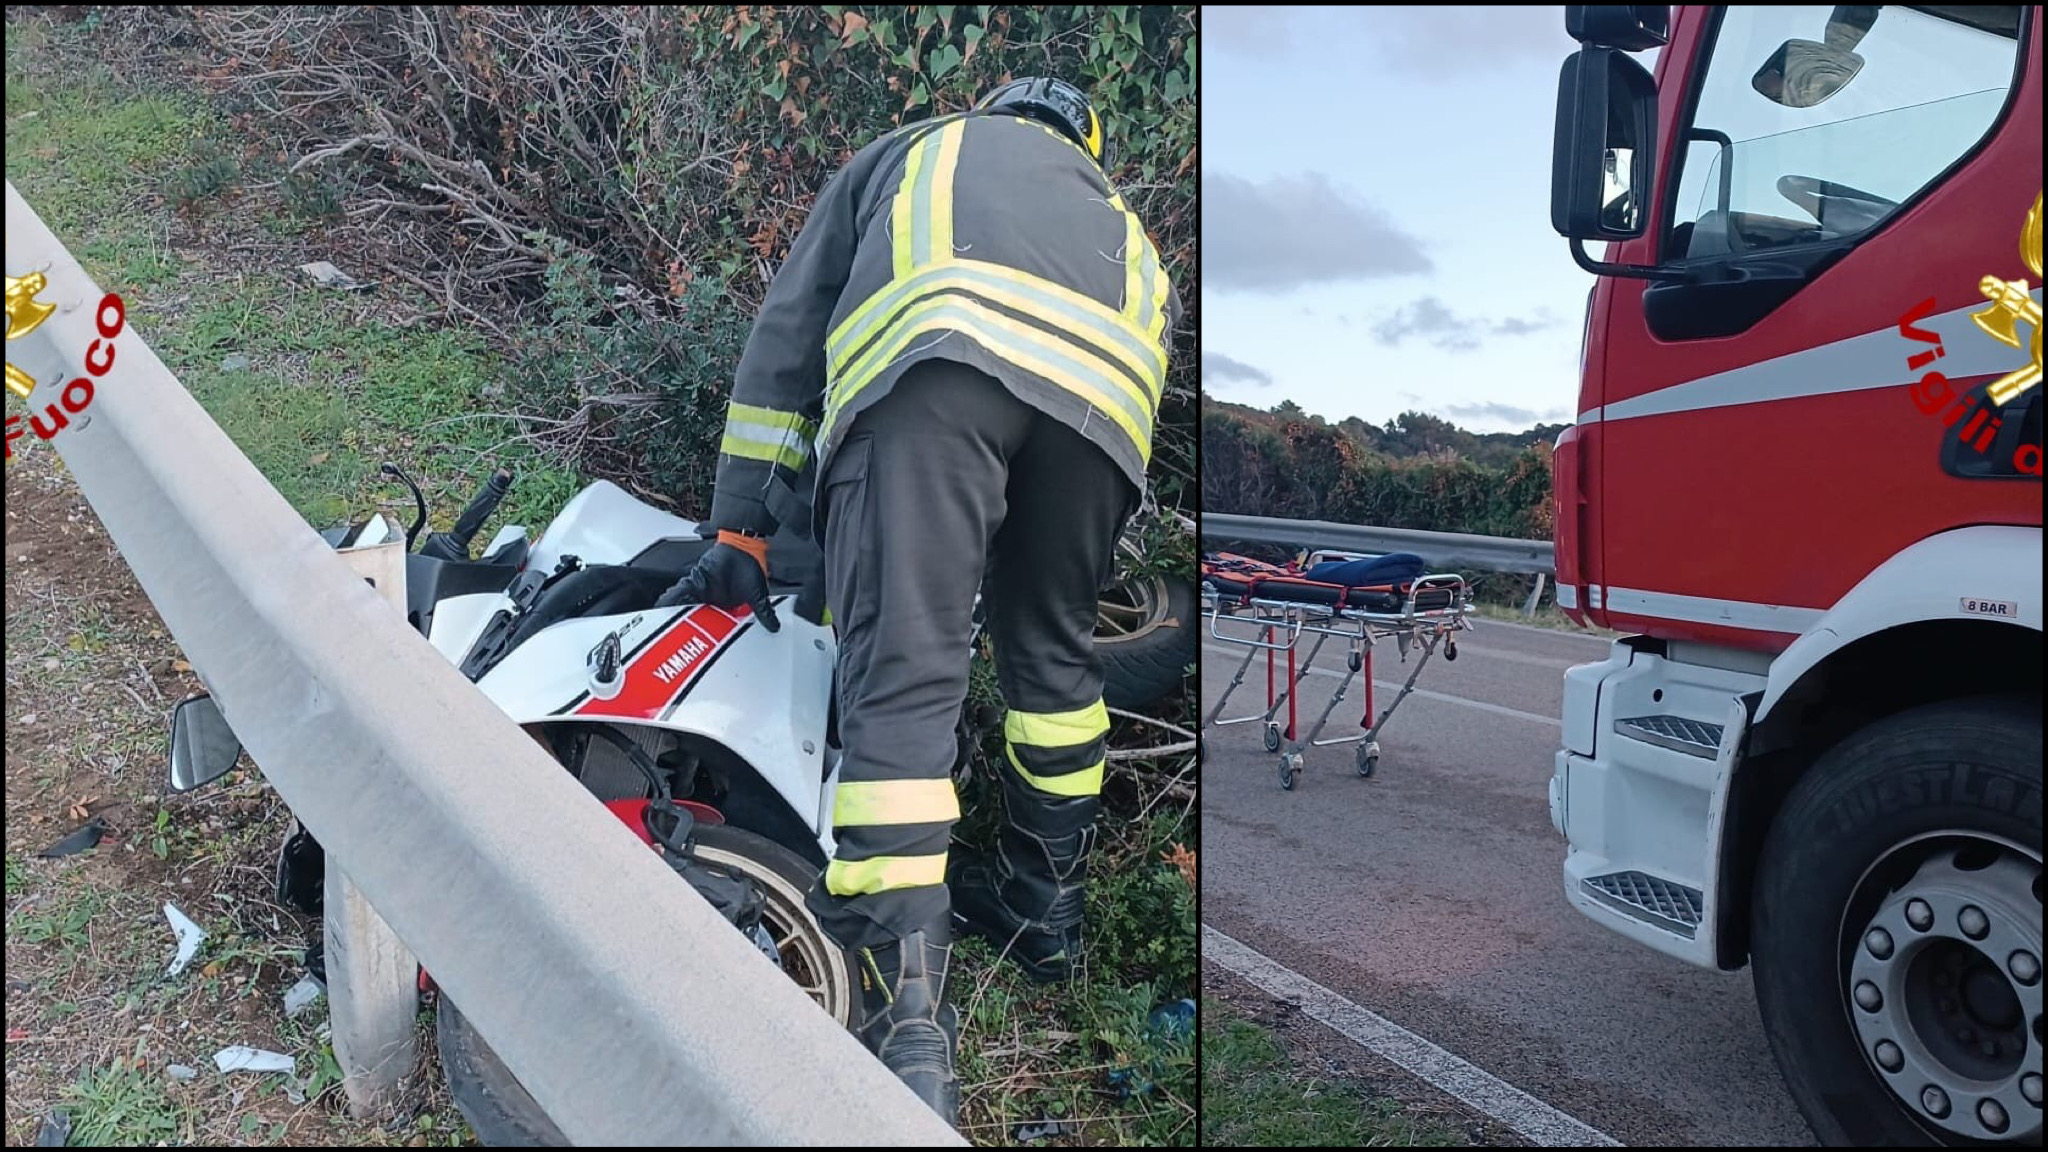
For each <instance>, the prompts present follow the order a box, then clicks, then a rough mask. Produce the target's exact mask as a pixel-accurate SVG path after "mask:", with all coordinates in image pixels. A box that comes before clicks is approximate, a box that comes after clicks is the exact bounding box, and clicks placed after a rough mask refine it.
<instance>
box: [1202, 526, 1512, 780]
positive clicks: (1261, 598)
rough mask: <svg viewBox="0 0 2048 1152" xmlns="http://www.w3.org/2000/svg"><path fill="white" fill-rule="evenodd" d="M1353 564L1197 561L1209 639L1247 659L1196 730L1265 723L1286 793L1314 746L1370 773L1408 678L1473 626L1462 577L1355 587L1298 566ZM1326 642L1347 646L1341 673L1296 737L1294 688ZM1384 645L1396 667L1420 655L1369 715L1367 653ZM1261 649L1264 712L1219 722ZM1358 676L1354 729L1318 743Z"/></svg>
mask: <svg viewBox="0 0 2048 1152" xmlns="http://www.w3.org/2000/svg"><path fill="white" fill-rule="evenodd" d="M1352 558H1353V557H1349V556H1346V555H1345V554H1343V553H1318V554H1316V555H1314V556H1311V557H1310V558H1309V560H1308V562H1307V563H1306V564H1304V565H1303V566H1302V567H1301V568H1295V567H1287V566H1282V565H1277V564H1267V563H1264V562H1262V561H1258V560H1253V559H1250V558H1248V557H1244V556H1236V555H1232V554H1230V553H1218V554H1216V555H1212V556H1206V557H1204V558H1203V560H1202V605H1203V612H1204V614H1205V615H1207V616H1208V618H1209V634H1210V635H1211V636H1213V637H1215V638H1216V639H1217V640H1219V641H1221V642H1223V643H1225V644H1234V645H1237V646H1239V647H1242V648H1243V649H1245V654H1244V659H1243V660H1240V661H1239V662H1238V665H1237V668H1236V670H1235V671H1234V672H1233V673H1232V675H1231V678H1230V684H1229V686H1228V687H1226V688H1225V689H1224V690H1223V694H1222V695H1221V696H1219V697H1217V699H1216V703H1215V704H1214V705H1212V706H1211V707H1210V709H1209V713H1208V715H1207V716H1205V717H1203V720H1202V726H1203V727H1204V728H1211V727H1216V728H1220V727H1223V726H1224V725H1227V724H1254V723H1257V724H1263V725H1264V733H1265V739H1266V751H1268V752H1277V753H1279V754H1280V763H1279V772H1280V787H1282V788H1284V789H1290V790H1291V789H1292V788H1293V787H1294V782H1295V779H1296V778H1297V777H1299V776H1300V775H1301V770H1302V765H1303V756H1302V753H1303V752H1304V751H1305V750H1306V749H1308V748H1311V747H1315V748H1322V747H1327V746H1329V745H1332V744H1356V745H1358V749H1357V752H1356V753H1355V760H1354V762H1355V765H1356V767H1357V769H1358V774H1359V775H1360V776H1371V775H1372V774H1373V773H1374V772H1375V771H1376V770H1377V769H1378V768H1379V759H1380V745H1379V734H1380V732H1381V730H1382V729H1384V728H1385V727H1386V726H1387V721H1388V720H1390V719H1392V718H1393V715H1394V710H1395V709H1397V708H1399V707H1400V706H1401V701H1403V700H1405V699H1407V698H1408V694H1409V693H1410V692H1412V691H1414V690H1415V681H1416V679H1417V678H1419V677H1420V676H1421V675H1422V669H1423V667H1424V666H1425V665H1427V664H1428V663H1429V658H1430V657H1431V656H1432V655H1434V654H1435V652H1436V648H1437V645H1438V644H1442V645H1443V649H1444V659H1446V660H1456V659H1457V658H1458V642H1457V637H1456V633H1458V632H1459V631H1461V630H1464V629H1467V628H1470V627H1471V626H1472V625H1471V624H1470V622H1469V621H1468V620H1467V619H1466V612H1467V610H1468V609H1469V608H1470V606H1471V599H1470V597H1471V593H1470V589H1469V588H1468V587H1467V586H1466V584H1465V578H1464V577H1463V576H1460V575H1457V574H1455V573H1435V574H1428V575H1421V576H1417V577H1415V578H1414V579H1412V580H1406V581H1402V582H1398V583H1392V584H1377V585H1368V586H1362V587H1352V586H1347V585H1343V584H1332V583H1328V582H1325V581H1319V580H1311V579H1308V578H1307V577H1305V576H1303V575H1302V572H1303V571H1304V570H1313V569H1314V568H1315V567H1316V566H1317V565H1318V564H1320V563H1323V562H1324V561H1327V560H1333V559H1352ZM1225 620H1230V621H1232V622H1234V623H1236V624H1242V625H1246V626H1248V627H1249V632H1248V633H1246V634H1239V635H1232V634H1229V633H1226V632H1224V631H1223V622H1224V621H1225ZM1303 635H1313V636H1314V637H1315V643H1314V644H1312V645H1310V646H1309V648H1308V653H1307V657H1306V658H1305V659H1298V658H1297V656H1296V650H1297V648H1298V646H1299V644H1300V641H1301V638H1302V636H1303ZM1332 638H1336V639H1340V640H1342V641H1344V645H1345V648H1346V654H1345V667H1346V669H1347V670H1346V672H1345V675H1344V679H1343V680H1342V681H1341V682H1340V683H1339V684H1338V685H1337V691H1336V693H1335V694H1334V695H1333V696H1331V697H1330V702H1329V704H1327V705H1325V706H1324V708H1323V711H1322V714H1321V715H1320V716H1318V717H1316V722H1315V724H1314V726H1313V727H1311V728H1310V729H1309V730H1308V732H1307V734H1306V736H1303V735H1302V734H1301V732H1300V727H1299V723H1300V716H1299V713H1298V710H1297V708H1298V702H1297V691H1296V689H1297V688H1299V686H1300V684H1301V681H1302V678H1303V677H1306V676H1307V675H1308V674H1309V671H1310V670H1311V669H1312V668H1314V667H1315V662H1316V657H1317V656H1318V655H1320V654H1321V653H1322V651H1323V646H1324V645H1325V644H1327V643H1328V642H1329V641H1330V640H1331V639H1332ZM1385 639H1391V640H1393V641H1394V643H1395V645H1396V647H1397V648H1398V650H1399V652H1400V654H1401V659H1402V661H1403V662H1406V660H1407V659H1408V651H1409V649H1410V648H1411V647H1419V648H1420V649H1421V652H1422V656H1421V659H1419V660H1417V661H1416V662H1415V667H1414V669H1413V670H1412V671H1410V672H1409V674H1408V680H1407V682H1406V683H1405V684H1403V685H1402V686H1401V691H1400V694H1399V695H1397V696H1395V697H1394V702H1393V703H1392V704H1390V705H1388V706H1387V710H1386V711H1385V712H1382V713H1380V714H1379V716H1378V718H1377V719H1375V718H1374V713H1373V679H1372V665H1373V647H1374V644H1375V642H1376V641H1379V640H1385ZM1262 652H1263V653H1264V654H1265V657H1266V707H1265V710H1264V711H1260V712H1251V713H1248V714H1246V715H1243V716H1232V717H1224V716H1223V709H1224V707H1225V705H1227V704H1228V703H1229V701H1230V697H1231V694H1232V693H1234V692H1236V691H1237V688H1238V685H1240V684H1242V683H1244V676H1245V671H1246V669H1248V668H1250V667H1251V663H1252V660H1253V659H1254V658H1255V657H1257V656H1258V655H1259V654H1260V653H1262ZM1282 655H1284V656H1285V658H1286V665H1287V669H1286V674H1285V679H1284V680H1281V679H1279V676H1278V668H1277V664H1278V662H1279V659H1280V657H1281V656H1282ZM1360 672H1363V673H1365V708H1364V710H1363V713H1362V715H1361V717H1360V719H1359V722H1358V726H1359V728H1360V729H1361V731H1360V732H1358V733H1357V734H1355V735H1348V736H1332V737H1330V738H1328V739H1323V738H1321V737H1322V732H1323V728H1324V726H1325V725H1327V724H1328V723H1329V720H1330V717H1331V715H1332V714H1334V713H1335V712H1336V710H1337V708H1338V706H1339V705H1341V704H1342V703H1343V702H1344V696H1345V693H1346V692H1348V691H1349V690H1350V688H1351V681H1352V680H1353V679H1355V678H1356V677H1357V676H1358V674H1359V673H1360ZM1283 707H1284V708H1285V709H1286V710H1287V717H1286V723H1285V724H1284V726H1283V724H1282V723H1281V722H1280V719H1279V713H1280V710H1281V709H1282V708H1283Z"/></svg>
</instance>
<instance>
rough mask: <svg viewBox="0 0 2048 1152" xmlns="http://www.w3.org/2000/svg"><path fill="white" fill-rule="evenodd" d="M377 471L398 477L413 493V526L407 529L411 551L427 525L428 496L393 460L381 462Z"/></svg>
mask: <svg viewBox="0 0 2048 1152" xmlns="http://www.w3.org/2000/svg"><path fill="white" fill-rule="evenodd" d="M377 471H379V472H382V473H383V474H384V475H386V476H390V477H394V478H396V479H397V480H398V482H399V483H401V484H403V485H405V489H406V491H408V492H411V493H412V509H413V516H412V527H410V528H407V529H406V530H405V550H406V551H407V552H410V551H412V546H413V541H415V540H417V539H419V535H420V529H422V528H425V527H426V526H427V498H426V496H425V495H424V494H422V493H421V492H420V486H419V485H417V484H415V483H413V482H412V477H410V476H407V475H406V474H405V470H404V469H402V468H400V467H399V466H398V465H396V464H393V463H392V462H391V461H389V460H386V461H385V462H384V463H382V464H379V465H378V466H377Z"/></svg>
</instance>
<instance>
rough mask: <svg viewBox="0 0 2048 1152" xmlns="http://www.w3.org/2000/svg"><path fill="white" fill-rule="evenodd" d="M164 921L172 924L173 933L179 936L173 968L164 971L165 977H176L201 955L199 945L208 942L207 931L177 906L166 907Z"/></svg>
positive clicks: (172, 962) (172, 960)
mask: <svg viewBox="0 0 2048 1152" xmlns="http://www.w3.org/2000/svg"><path fill="white" fill-rule="evenodd" d="M164 919H166V920H169V921H170V922H171V931H172V932H175V933H177V935H178V954H177V955H176V956H174V957H172V958H171V966H170V967H169V968H166V969H164V975H166V976H176V975H177V974H178V973H180V972H183V971H184V970H185V965H187V964H190V963H191V962H192V957H194V956H197V955H198V954H199V945H201V944H202V943H205V941H206V929H204V928H201V927H200V926H199V925H197V924H194V923H193V922H192V918H191V917H189V916H187V915H185V914H184V913H183V912H180V911H178V907H177V905H175V904H166V905H164Z"/></svg>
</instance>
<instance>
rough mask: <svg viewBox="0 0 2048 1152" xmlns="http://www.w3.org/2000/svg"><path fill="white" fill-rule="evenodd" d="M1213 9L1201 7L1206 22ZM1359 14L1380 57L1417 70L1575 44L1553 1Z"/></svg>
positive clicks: (1431, 71)
mask: <svg viewBox="0 0 2048 1152" xmlns="http://www.w3.org/2000/svg"><path fill="white" fill-rule="evenodd" d="M1210 11H1212V9H1209V8H1206V7H1205V8H1204V9H1203V12H1202V17H1203V20H1204V22H1205V23H1206V22H1207V20H1208V14H1209V12H1210ZM1359 14H1360V16H1361V18H1362V19H1364V20H1365V21H1366V22H1367V25H1368V27H1369V29H1370V32H1369V33H1368V36H1367V41H1368V42H1369V43H1371V44H1372V45H1373V47H1374V49H1375V50H1376V52H1377V54H1378V56H1379V57H1380V60H1381V62H1382V63H1384V64H1385V66H1386V67H1387V68H1389V69H1391V70H1393V71H1397V72H1406V73H1410V74H1414V75H1421V76H1428V77H1442V76H1445V75H1449V74H1453V73H1469V72H1478V71H1497V70H1499V69H1502V68H1504V67H1508V66H1512V65H1514V64H1517V63H1521V62H1524V61H1530V60H1543V61H1549V62H1562V61H1563V60H1564V58H1565V57H1566V56H1568V55H1570V54H1571V52H1572V49H1573V48H1574V47H1575V46H1574V45H1573V43H1572V41H1571V38H1570V37H1568V36H1566V35H1565V32H1564V13H1563V11H1562V10H1560V9H1558V8H1556V7H1553V6H1549V5H1532V6H1528V7H1497V6H1492V5H1484V6H1481V5H1462V4H1458V5H1445V6H1440V7H1439V6H1427V7H1425V6H1420V5H1386V6H1375V7H1372V8H1367V9H1364V10H1362V11H1361V12H1360V13H1359ZM1204 39H1208V38H1207V37H1205V38H1204Z"/></svg>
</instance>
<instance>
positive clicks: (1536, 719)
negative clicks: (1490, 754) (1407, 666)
mask: <svg viewBox="0 0 2048 1152" xmlns="http://www.w3.org/2000/svg"><path fill="white" fill-rule="evenodd" d="M1309 674H1310V675H1312V676H1328V677H1329V678H1330V679H1332V680H1342V679H1343V678H1344V674H1343V673H1342V672H1336V671H1332V670H1331V669H1328V668H1311V669H1309ZM1373 686H1374V687H1376V688H1382V689H1385V690H1386V691H1388V692H1399V691H1400V690H1401V682H1400V681H1399V680H1375V681H1373ZM1410 695H1414V696H1425V697H1428V698H1429V699H1431V700H1441V701H1443V702H1444V703H1446V704H1463V705H1464V706H1465V707H1467V708H1477V709H1479V710H1480V711H1481V712H1492V713H1494V714H1495V715H1498V716H1513V717H1514V718H1515V719H1517V720H1528V721H1531V722H1533V723H1537V724H1548V725H1550V726H1551V727H1552V728H1562V727H1564V725H1563V723H1562V722H1560V721H1559V720H1558V718H1557V717H1555V716H1539V715H1537V714H1536V713H1534V712H1524V711H1522V710H1521V709H1520V708H1510V707H1508V706H1507V705H1505V704H1490V703H1488V702H1486V701H1484V700H1468V699H1466V698H1465V697H1463V696H1453V695H1451V694H1450V693H1448V692H1431V691H1430V690H1429V689H1427V688H1417V689H1416V690H1415V691H1414V692H1412V693H1410ZM1374 703H1375V704H1377V703H1378V701H1377V700H1376V701H1374ZM1319 707H1320V706H1319Z"/></svg>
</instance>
